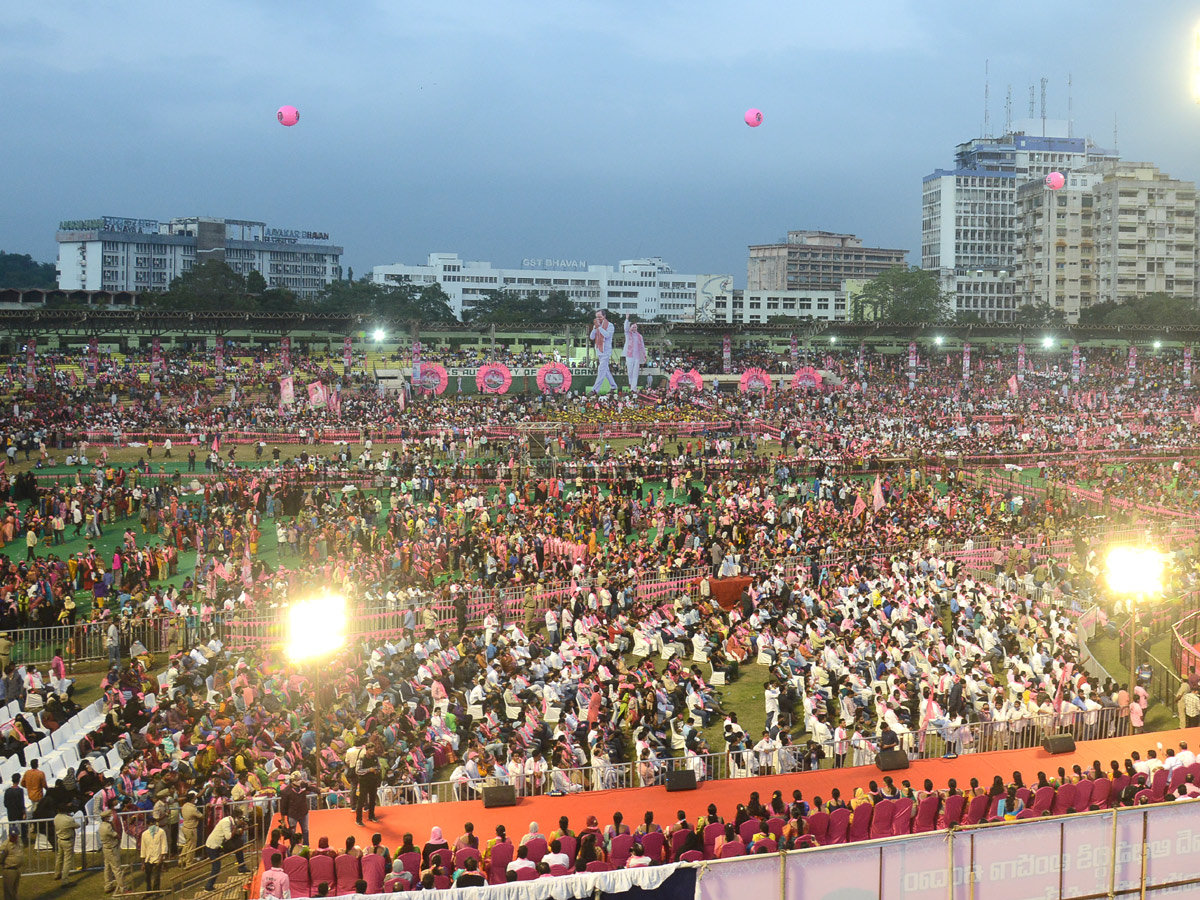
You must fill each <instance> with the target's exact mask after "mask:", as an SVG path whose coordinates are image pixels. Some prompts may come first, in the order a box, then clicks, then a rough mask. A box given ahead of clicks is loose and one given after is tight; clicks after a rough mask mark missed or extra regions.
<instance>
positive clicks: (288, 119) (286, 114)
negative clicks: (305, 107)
mask: <svg viewBox="0 0 1200 900" xmlns="http://www.w3.org/2000/svg"><path fill="white" fill-rule="evenodd" d="M275 118H277V119H278V120H279V124H280V125H286V126H287V127H288V128H291V127H292V126H293V125H295V124H296V123H297V122H299V121H300V110H298V109H296V107H294V106H281V107H279V112H277V113H275Z"/></svg>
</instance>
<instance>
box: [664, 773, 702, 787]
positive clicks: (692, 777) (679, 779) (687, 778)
mask: <svg viewBox="0 0 1200 900" xmlns="http://www.w3.org/2000/svg"><path fill="white" fill-rule="evenodd" d="M695 789H696V773H695V772H693V771H692V770H691V769H680V770H679V771H678V772H668V773H667V791H668V792H670V791H694V790H695Z"/></svg>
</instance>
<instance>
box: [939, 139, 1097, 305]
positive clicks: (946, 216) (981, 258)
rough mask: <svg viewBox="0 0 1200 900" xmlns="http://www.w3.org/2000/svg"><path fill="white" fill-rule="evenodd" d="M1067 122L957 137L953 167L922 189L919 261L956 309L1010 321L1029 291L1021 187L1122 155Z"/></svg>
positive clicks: (940, 170) (941, 172)
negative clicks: (1019, 228) (1020, 238)
mask: <svg viewBox="0 0 1200 900" xmlns="http://www.w3.org/2000/svg"><path fill="white" fill-rule="evenodd" d="M1069 133H1070V128H1069V126H1068V123H1066V122H1060V121H1055V120H1044V119H1039V120H1026V121H1017V122H1014V123H1013V126H1012V129H1011V130H1010V131H1009V133H1007V134H1005V135H1003V136H1002V137H982V138H975V139H974V140H971V141H967V142H966V143H963V144H959V145H958V147H957V148H956V149H955V154H954V168H953V169H937V170H935V171H934V172H932V173H931V174H929V175H927V176H925V178H924V181H923V186H922V196H921V268H923V269H927V270H929V271H931V272H936V273H937V274H938V280H939V282H940V284H941V286H942V289H943V290H944V291H945V292H946V293H947V294H948V295H949V296H950V298H951V302H952V303H953V311H954V312H955V313H959V314H963V313H976V314H978V315H979V316H980V317H981V318H983V319H985V320H987V321H996V322H1003V321H1008V320H1011V319H1012V317H1013V314H1014V313H1015V312H1016V310H1017V308H1018V307H1020V306H1021V305H1023V304H1024V303H1025V302H1026V301H1025V298H1023V297H1020V296H1019V295H1018V292H1017V284H1016V278H1015V275H1016V258H1015V217H1016V194H1017V189H1018V188H1019V187H1020V186H1021V185H1023V184H1025V183H1026V182H1029V181H1035V182H1036V181H1042V180H1043V179H1044V178H1045V177H1046V175H1048V174H1049V173H1050V172H1062V173H1063V174H1069V173H1070V172H1073V171H1075V170H1077V169H1079V168H1082V167H1084V166H1087V165H1091V164H1094V163H1100V162H1111V161H1115V160H1117V159H1118V157H1117V155H1116V153H1115V152H1113V151H1109V150H1104V149H1101V148H1099V147H1097V146H1095V145H1094V144H1093V143H1092V142H1091V141H1090V140H1088V139H1087V138H1076V137H1070V136H1068V135H1069Z"/></svg>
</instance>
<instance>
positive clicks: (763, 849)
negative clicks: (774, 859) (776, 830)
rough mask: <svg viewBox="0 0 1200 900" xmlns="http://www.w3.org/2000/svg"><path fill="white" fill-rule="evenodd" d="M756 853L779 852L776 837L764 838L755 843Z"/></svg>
mask: <svg viewBox="0 0 1200 900" xmlns="http://www.w3.org/2000/svg"><path fill="white" fill-rule="evenodd" d="M754 852H755V853H777V852H779V843H778V842H777V841H776V840H775V838H763V840H761V841H759V842H758V843H757V844H755V845H754Z"/></svg>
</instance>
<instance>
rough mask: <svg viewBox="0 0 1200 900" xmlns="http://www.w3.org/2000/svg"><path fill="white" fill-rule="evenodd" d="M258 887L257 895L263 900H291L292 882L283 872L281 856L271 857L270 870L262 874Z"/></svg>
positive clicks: (273, 855) (278, 854) (276, 854)
mask: <svg viewBox="0 0 1200 900" xmlns="http://www.w3.org/2000/svg"><path fill="white" fill-rule="evenodd" d="M259 885H260V886H259V895H260V896H262V897H264V898H266V897H273V898H274V900H291V897H292V880H291V879H290V878H289V877H288V874H287V872H285V871H283V854H281V853H274V854H272V855H271V868H269V869H267V870H266V871H265V872H263V875H262V881H261V882H260V883H259Z"/></svg>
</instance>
